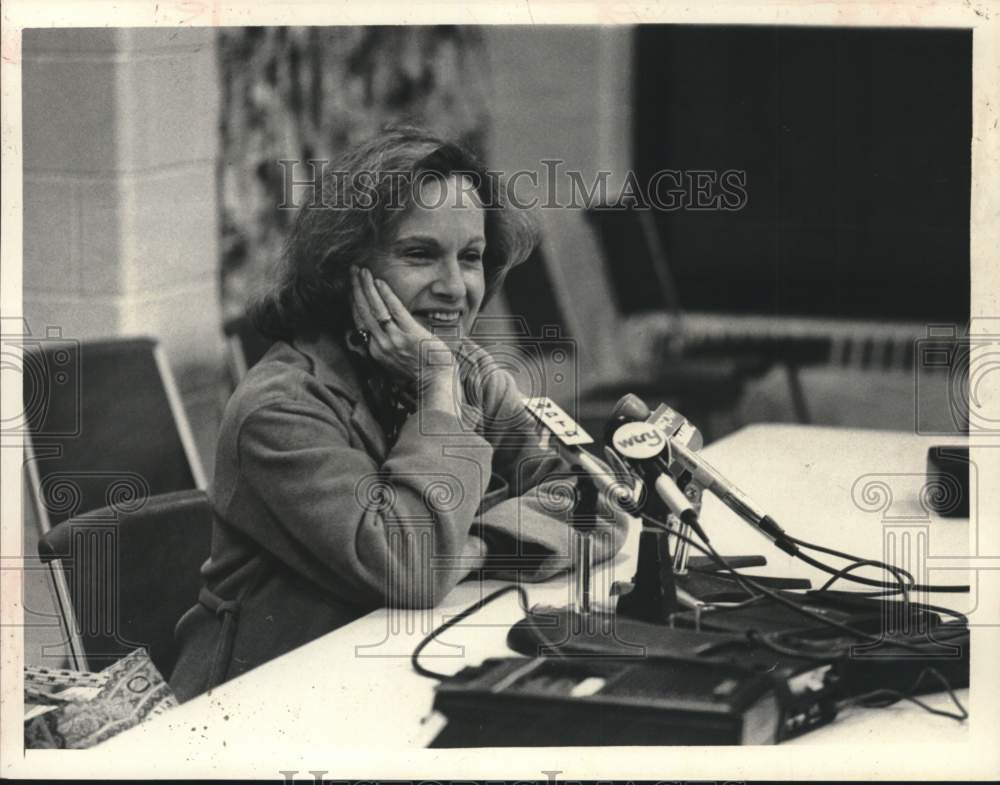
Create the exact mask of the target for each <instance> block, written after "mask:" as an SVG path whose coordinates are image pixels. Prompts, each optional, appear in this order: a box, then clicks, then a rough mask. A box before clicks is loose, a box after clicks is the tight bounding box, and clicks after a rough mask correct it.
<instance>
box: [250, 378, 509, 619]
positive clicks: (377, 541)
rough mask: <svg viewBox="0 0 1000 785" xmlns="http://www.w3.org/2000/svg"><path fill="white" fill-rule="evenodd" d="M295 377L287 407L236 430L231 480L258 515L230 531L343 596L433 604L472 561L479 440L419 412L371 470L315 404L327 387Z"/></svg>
mask: <svg viewBox="0 0 1000 785" xmlns="http://www.w3.org/2000/svg"><path fill="white" fill-rule="evenodd" d="M304 376H305V375H304ZM305 379H306V381H305V382H304V384H305V385H306V389H305V393H304V394H303V395H301V396H297V399H296V400H294V401H288V402H285V401H282V402H273V403H268V404H266V405H264V406H261V407H260V408H258V409H256V410H255V411H253V412H252V413H250V414H249V415H248V416H247V417H246V418H245V419H244V421H243V422H242V425H241V427H240V429H239V434H238V443H237V451H238V456H239V471H240V475H241V483H240V484H241V485H242V486H243V487H244V488H246V489H247V492H248V493H251V494H253V495H254V496H255V497H256V499H257V501H258V502H259V504H261V505H263V507H264V508H265V509H266V513H267V514H266V515H260V516H247V517H246V518H245V519H244V520H233V521H231V522H232V524H233V525H235V526H237V527H239V528H241V529H243V530H245V531H247V533H248V534H249V535H250V536H251V537H252V538H253V539H255V540H256V541H257V542H258V543H259V544H260V545H261V546H262V547H264V548H265V549H267V550H268V551H269V552H271V553H272V554H274V555H275V556H276V557H277V558H278V559H280V560H281V561H283V562H285V563H286V564H288V565H290V566H292V567H293V569H295V570H297V571H299V572H301V573H302V574H303V575H305V577H307V578H309V579H310V580H312V581H314V582H316V583H318V584H319V585H321V586H323V587H324V588H326V589H328V590H330V591H332V592H334V593H335V594H337V595H339V596H342V597H344V598H345V599H348V600H352V601H357V602H359V603H375V604H387V603H391V604H393V605H401V606H415V607H421V606H429V605H433V604H434V603H435V602H437V601H439V600H440V599H441V598H442V597H443V596H444V594H446V593H447V591H449V590H450V589H451V588H452V586H454V585H455V584H456V583H457V582H458V581H459V580H460V579H461V578H463V577H464V576H465V575H466V574H468V572H469V571H470V570H471V569H474V568H475V567H477V566H479V564H480V563H481V555H482V543H481V542H480V541H479V540H478V539H477V538H475V537H471V536H470V529H471V527H472V523H473V518H474V516H475V512H476V509H477V507H478V506H479V500H480V498H481V496H482V493H483V490H484V489H485V487H486V483H487V482H488V478H489V472H490V463H491V456H492V449H491V447H490V445H489V443H488V442H486V441H485V440H484V439H482V438H480V437H479V436H477V435H476V434H474V433H469V432H468V431H466V430H463V428H462V426H461V424H460V423H459V421H458V419H457V418H456V417H455V416H454V415H453V414H450V413H448V412H445V411H442V410H440V409H435V408H433V407H424V408H422V409H421V410H420V411H418V413H417V414H416V415H414V416H412V417H410V418H409V419H408V420H407V422H406V423H405V424H404V426H403V428H402V430H401V431H400V434H399V437H398V439H397V442H396V444H395V445H394V446H393V448H392V450H391V451H390V452H389V454H388V455H387V456H386V458H385V460H384V462H383V463H382V464H381V465H378V463H376V461H375V460H374V459H373V458H372V457H371V456H370V455H369V453H368V452H367V451H366V450H364V449H361V448H359V447H357V446H354V445H352V436H351V434H350V432H349V426H348V424H347V422H346V420H345V419H344V418H343V417H341V416H338V413H337V412H336V411H335V410H334V409H333V408H331V407H330V406H327V405H324V402H323V401H322V400H321V398H322V396H323V395H329V393H328V391H326V390H325V388H322V385H319V384H318V382H315V380H314V379H312V378H311V377H308V376H305ZM346 405H347V404H346V403H345V406H346ZM422 430H423V431H424V432H423V433H422V432H421V431H422ZM427 433H433V434H434V435H433V436H428V435H427Z"/></svg>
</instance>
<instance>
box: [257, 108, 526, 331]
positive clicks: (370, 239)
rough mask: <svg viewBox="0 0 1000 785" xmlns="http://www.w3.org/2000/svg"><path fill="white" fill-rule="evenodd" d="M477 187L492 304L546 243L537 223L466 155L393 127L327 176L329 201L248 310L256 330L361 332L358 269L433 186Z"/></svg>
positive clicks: (308, 220)
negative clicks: (463, 180) (511, 274)
mask: <svg viewBox="0 0 1000 785" xmlns="http://www.w3.org/2000/svg"><path fill="white" fill-rule="evenodd" d="M452 175H460V176H463V177H468V178H469V181H470V183H471V186H472V188H473V189H474V192H475V197H476V198H477V199H478V200H479V203H480V204H481V205H482V206H483V207H484V208H485V209H484V214H485V230H486V250H485V253H484V255H483V267H484V272H485V278H486V291H485V297H484V302H485V301H486V300H488V299H489V298H490V297H491V296H492V295H493V294H494V293H495V292H496V291H497V289H498V288H499V287H500V286H501V285H502V283H503V279H504V278H505V277H506V275H507V272H508V271H509V270H510V269H511V267H513V266H515V265H517V264H520V263H521V262H523V261H524V260H525V259H526V258H527V257H528V255H529V254H530V253H531V251H532V250H533V248H534V247H535V244H536V242H537V240H538V229H537V225H536V223H535V221H534V216H533V215H531V214H530V213H528V212H527V211H525V210H522V209H516V208H514V207H512V206H510V205H509V204H507V203H506V201H505V199H504V197H503V193H502V181H501V179H500V178H499V177H498V176H496V175H495V174H493V175H490V174H489V173H487V171H486V170H485V169H484V168H483V166H482V164H481V163H480V162H479V160H478V159H477V158H476V157H475V156H474V155H473V154H472V153H470V152H469V151H468V150H466V149H465V148H463V147H461V146H460V145H458V144H456V143H454V142H449V141H446V140H444V139H440V138H438V137H437V136H434V135H433V134H431V133H429V132H428V131H425V130H422V129H419V128H413V127H409V126H393V127H390V128H386V129H384V130H383V131H382V132H381V133H379V134H378V135H377V136H375V137H373V138H372V139H370V140H368V141H367V142H364V143H362V144H360V145H359V146H357V147H355V148H354V149H352V150H350V151H348V152H347V153H345V154H344V155H343V156H341V157H340V158H339V159H338V160H336V161H334V162H332V164H331V165H330V167H329V168H328V169H327V170H326V171H325V172H324V175H323V178H322V186H321V188H320V192H319V193H317V194H315V195H314V198H313V199H312V201H311V202H310V203H308V204H304V205H303V206H302V207H301V208H300V209H299V213H298V215H297V216H296V219H295V221H294V224H293V226H292V229H291V232H290V234H289V236H288V238H287V240H286V242H285V247H284V250H283V252H282V255H281V257H280V259H279V260H278V261H277V263H276V264H275V265H274V267H273V268H272V270H271V275H270V277H269V280H268V282H267V286H266V288H265V289H264V290H263V291H262V292H261V294H260V295H258V296H257V297H256V298H255V299H254V300H253V301H252V302H251V304H250V306H249V309H248V310H249V313H250V317H251V319H252V320H253V322H254V325H255V326H256V327H257V329H258V330H259V331H260V332H261V333H263V334H264V335H267V336H268V337H271V338H277V339H284V340H288V339H290V338H292V337H294V336H296V335H302V334H310V333H316V332H330V333H334V334H336V333H339V332H343V331H345V330H348V329H350V328H351V327H353V319H352V317H351V309H350V303H349V299H348V297H349V293H350V285H349V269H350V266H351V265H352V264H357V265H363V264H364V263H365V262H366V261H367V260H368V259H369V258H370V256H371V254H372V253H373V252H375V251H376V250H377V249H378V248H379V247H380V245H381V243H382V242H383V241H384V240H385V238H386V237H387V236H388V232H389V231H391V229H392V227H393V224H394V222H395V221H397V220H398V219H399V218H400V217H401V215H402V214H403V211H404V210H405V209H406V208H407V207H408V206H409V205H410V204H412V203H413V198H414V194H415V193H419V186H420V183H422V182H423V181H424V178H428V177H437V178H442V179H443V178H447V177H449V176H452Z"/></svg>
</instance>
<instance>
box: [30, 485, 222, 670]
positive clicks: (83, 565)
mask: <svg viewBox="0 0 1000 785" xmlns="http://www.w3.org/2000/svg"><path fill="white" fill-rule="evenodd" d="M211 533H212V508H211V506H210V504H209V501H208V497H207V495H206V494H205V492H204V491H200V490H188V491H178V492H176V493H170V494H165V495H161V496H152V497H148V498H145V499H141V500H137V501H129V502H126V503H118V504H115V505H112V506H108V507H104V508H102V509H100V510H95V511H92V512H90V513H87V514H86V515H83V516H79V517H76V518H71V519H69V520H66V521H63V522H61V523H59V524H57V525H56V526H54V527H53V528H52V529H50V530H49V531H48V532H47V533H45V534H44V535H42V537H41V539H40V540H39V544H38V555H39V558H40V559H41V560H42V562H44V563H47V564H49V565H50V567H52V566H54V564H55V563H56V562H58V563H59V566H61V569H62V572H63V574H64V575H65V578H66V585H67V589H68V595H69V601H70V603H71V605H72V612H73V616H74V617H75V620H76V633H77V634H78V635H79V640H80V641H81V642H82V647H83V651H84V653H85V655H86V664H83V663H79V664H78V666H77V667H85V668H87V669H89V670H94V671H97V670H101V669H103V668H105V667H107V666H108V665H110V664H111V663H112V662H115V661H116V660H119V659H121V658H122V657H123V656H124V655H125V654H127V653H129V652H130V651H132V650H133V649H136V648H138V647H140V646H143V647H145V648H146V649H147V650H148V651H149V654H150V657H151V658H152V660H153V663H154V664H155V665H156V667H157V669H159V671H160V673H162V674H163V675H164V676H165V677H169V676H170V672H171V670H172V669H173V666H174V663H175V662H176V659H177V649H176V644H175V642H174V626H175V625H176V624H177V622H178V620H179V619H180V617H181V616H182V615H183V614H184V613H185V612H186V611H187V610H188V609H189V608H191V607H192V606H193V605H194V604H195V603H196V602H197V601H198V592H199V590H200V588H201V572H200V570H201V565H202V563H203V562H204V561H205V559H206V558H207V557H208V554H209V548H210V544H211ZM63 611H64V613H66V609H63ZM67 615H68V614H67Z"/></svg>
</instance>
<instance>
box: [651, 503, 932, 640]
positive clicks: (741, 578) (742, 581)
mask: <svg viewBox="0 0 1000 785" xmlns="http://www.w3.org/2000/svg"><path fill="white" fill-rule="evenodd" d="M640 516H641V517H642V519H643V520H645V521H647V522H648V523H650V524H651V525H653V526H655V527H656V528H658V529H662V530H663V531H665V532H667V533H668V534H672V535H673V536H675V537H677V538H679V539H681V540H684V541H685V542H687V543H688V544H689V545H691V546H692V547H693V548H695V549H696V550H698V551H699V552H701V553H703V554H705V555H706V556H708V557H710V558H711V559H712V560H713V561H715V562H716V563H717V564H719V565H720V566H721V567H723V568H724V569H725V570H726V572H728V573H729V574H731V575H732V576H733V578H734V580H735V581H736V582H737V584H739V586H740V587H741V588H742V589H743V590H744V591H745V592H747V594H750V595H751V596H753V594H754V592H753V591H751V588H750V587H752V588H753V589H756V590H757V592H759V593H760V594H763V595H765V596H767V597H769V598H770V599H772V600H774V601H775V602H778V603H780V604H781V605H784V606H786V607H788V608H790V609H791V610H793V611H795V612H796V613H799V614H801V615H803V616H806V617H808V618H810V619H812V620H814V621H817V622H819V623H821V624H824V625H827V626H829V627H833V628H835V629H837V630H840V631H842V632H846V633H848V634H849V635H852V636H854V637H856V638H861V639H862V640H864V641H868V642H870V643H882V642H883V640H884V639H883V638H879V637H877V636H875V635H872V634H870V633H867V632H865V631H864V630H859V629H858V628H856V627H852V626H851V625H850V624H846V623H844V622H840V621H837V620H836V619H830V618H827V617H825V616H823V615H822V614H819V613H816V612H815V611H812V610H810V609H808V608H806V607H804V606H802V605H799V604H797V603H795V602H792V601H791V600H790V599H788V598H787V597H784V596H782V595H781V594H779V593H777V592H775V591H772V590H771V589H769V588H767V587H766V586H763V585H762V584H759V583H757V582H756V581H755V580H753V578H751V577H749V576H747V575H744V574H743V573H740V572H739V571H737V570H736V569H734V568H733V567H731V566H730V565H729V564H728V563H727V562H726V560H725V559H724V558H723V557H722V556H720V555H719V553H718V551H716V550H715V548H714V547H713V546H712V545H711V544H709V543H706V544H705V545H704V546H703V545H702V544H701V543H699V542H696V541H695V540H694V539H692V538H691V537H688V536H687V535H685V534H681V533H680V532H675V531H671V530H669V529H668V528H667V527H666V526H665V525H664V524H662V523H661V522H660V521H658V520H657V519H656V518H654V517H652V516H650V515H647V514H646V513H644V512H640ZM895 577H896V578H897V581H898V582H899V584H900V591H903V590H904V589H903V587H905V585H906V584H905V583H904V582H903V580H902V578H901V577H900V576H899V575H896V576H895ZM914 606H916V603H914ZM891 643H892V644H893V645H895V646H899V647H900V648H903V649H906V650H908V651H914V652H918V653H921V654H925V653H926V649H925V648H924V647H921V646H919V645H917V644H913V643H910V642H908V641H902V640H895V641H891ZM847 651H849V647H848V648H845V649H843V650H842V651H840V652H838V653H837V655H835V656H833V657H831V659H836V658H837V657H840V656H843V655H844V653H845V652H847Z"/></svg>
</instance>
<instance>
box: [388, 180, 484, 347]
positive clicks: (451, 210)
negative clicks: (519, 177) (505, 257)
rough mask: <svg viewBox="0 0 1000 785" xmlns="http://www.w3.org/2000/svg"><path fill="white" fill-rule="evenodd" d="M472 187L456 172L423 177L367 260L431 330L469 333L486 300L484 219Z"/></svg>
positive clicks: (414, 314)
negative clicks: (388, 233) (383, 241)
mask: <svg viewBox="0 0 1000 785" xmlns="http://www.w3.org/2000/svg"><path fill="white" fill-rule="evenodd" d="M465 185H469V183H468V181H466V182H465ZM470 190H471V189H469V188H465V189H464V190H463V189H462V188H460V183H459V181H458V178H457V177H455V176H453V177H449V178H448V179H446V180H441V179H438V178H434V179H428V180H425V181H424V183H423V185H422V187H421V189H420V194H419V198H418V199H415V200H414V203H413V204H412V205H411V206H410V207H408V208H407V210H406V212H404V213H403V215H402V217H401V218H400V220H399V222H398V223H397V224H396V227H395V231H394V232H393V233H392V235H391V236H390V237H389V239H388V242H387V243H386V244H385V246H384V247H383V248H382V249H381V250H380V253H377V254H376V255H375V258H374V259H373V260H372V262H371V263H370V264H369V269H370V270H371V272H372V275H374V276H375V277H376V278H381V279H382V280H384V281H385V282H386V283H388V284H389V286H390V287H392V289H393V291H394V292H395V293H396V296H397V297H399V299H400V300H401V301H402V303H403V305H405V306H406V308H407V309H408V310H409V311H410V313H411V314H413V316H414V317H415V318H416V319H417V321H419V322H420V323H421V324H422V325H424V327H426V328H427V329H428V330H430V331H431V332H432V333H433V332H435V331H436V330H439V329H441V328H446V329H443V330H442V332H443V333H451V334H454V332H455V331H456V330H457V332H458V335H460V336H461V335H467V334H468V333H469V331H470V329H471V328H472V323H473V321H475V318H476V316H477V314H478V313H479V307H480V306H481V305H482V304H483V294H484V292H485V289H486V282H485V277H484V272H483V252H484V250H485V248H486V232H485V217H484V213H483V210H482V208H481V207H479V206H478V205H477V204H476V201H475V198H474V195H473V194H472V193H471V192H470Z"/></svg>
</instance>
